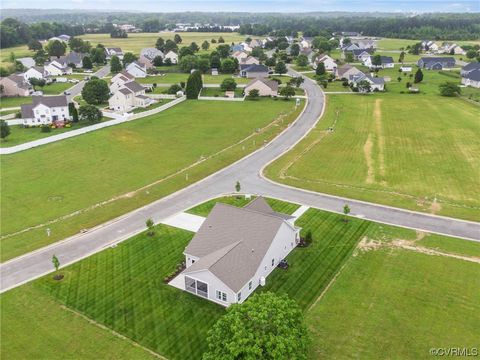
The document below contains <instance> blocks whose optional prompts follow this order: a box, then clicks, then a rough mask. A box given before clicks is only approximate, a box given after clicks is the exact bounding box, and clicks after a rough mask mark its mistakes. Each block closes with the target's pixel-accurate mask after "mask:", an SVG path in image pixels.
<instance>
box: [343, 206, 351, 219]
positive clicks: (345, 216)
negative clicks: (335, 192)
mask: <svg viewBox="0 0 480 360" xmlns="http://www.w3.org/2000/svg"><path fill="white" fill-rule="evenodd" d="M348 214H350V206H348V204H345V205H343V221H345V222H348Z"/></svg>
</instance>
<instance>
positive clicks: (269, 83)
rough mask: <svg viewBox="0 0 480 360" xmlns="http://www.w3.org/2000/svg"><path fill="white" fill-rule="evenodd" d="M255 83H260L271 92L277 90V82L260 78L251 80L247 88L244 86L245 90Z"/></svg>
mask: <svg viewBox="0 0 480 360" xmlns="http://www.w3.org/2000/svg"><path fill="white" fill-rule="evenodd" d="M257 81H261V82H262V83H264V84H265V85H267V86H268V87H269V88H270V89H272V90H278V82H276V81H274V80H268V79H262V78H256V79H253V80H252V81H250V82H249V83H248V84H247V86H245V88H248V87H249V86H250V85H252V84H253V83H255V82H257Z"/></svg>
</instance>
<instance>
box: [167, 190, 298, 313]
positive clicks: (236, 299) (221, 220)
mask: <svg viewBox="0 0 480 360" xmlns="http://www.w3.org/2000/svg"><path fill="white" fill-rule="evenodd" d="M299 241H300V228H298V227H296V226H295V218H294V217H292V216H290V215H286V214H282V213H278V212H275V211H273V210H272V208H271V207H270V206H269V205H268V204H267V202H266V201H265V200H264V199H263V198H262V197H259V198H257V199H255V200H253V201H252V202H250V203H249V204H247V205H246V206H245V207H243V208H238V207H235V206H231V205H227V204H222V203H217V204H216V205H215V206H214V207H213V209H212V211H211V212H210V214H209V215H208V217H207V219H206V220H205V221H204V222H203V224H202V225H201V227H200V229H199V230H198V232H197V233H196V234H195V236H194V237H193V238H192V240H191V241H190V243H189V244H188V246H187V247H186V248H185V251H184V255H185V263H186V269H185V270H183V271H182V272H181V273H180V275H178V276H177V277H176V278H175V279H174V280H172V281H171V282H170V284H171V285H173V286H177V287H179V288H181V289H183V290H185V291H188V292H190V293H192V294H195V295H197V296H200V297H203V298H205V299H208V300H210V301H213V302H215V303H218V304H221V305H223V306H229V305H230V304H234V303H243V302H244V301H245V300H246V299H247V298H248V297H249V296H250V295H251V294H252V293H253V292H254V291H255V289H256V288H257V287H258V286H263V285H265V283H266V281H267V280H266V279H267V277H268V275H269V274H270V273H271V272H272V271H273V270H274V269H275V268H276V267H277V265H278V264H279V262H280V261H282V260H283V259H285V257H286V256H287V255H288V254H289V253H290V252H291V251H292V250H293V249H294V248H295V247H296V246H297V244H298V243H299Z"/></svg>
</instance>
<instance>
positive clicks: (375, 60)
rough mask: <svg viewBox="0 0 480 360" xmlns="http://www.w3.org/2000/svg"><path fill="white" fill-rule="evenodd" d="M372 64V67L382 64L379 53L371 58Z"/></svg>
mask: <svg viewBox="0 0 480 360" xmlns="http://www.w3.org/2000/svg"><path fill="white" fill-rule="evenodd" d="M372 65H373V66H374V67H379V66H382V57H381V56H380V55H375V56H374V57H373V58H372Z"/></svg>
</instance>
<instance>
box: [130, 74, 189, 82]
mask: <svg viewBox="0 0 480 360" xmlns="http://www.w3.org/2000/svg"><path fill="white" fill-rule="evenodd" d="M187 79H188V74H186V73H165V75H154V76H147V77H144V78H137V79H135V80H136V81H137V82H138V83H140V84H155V83H156V84H178V83H180V82H181V81H184V82H187Z"/></svg>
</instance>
